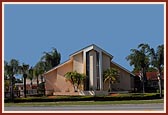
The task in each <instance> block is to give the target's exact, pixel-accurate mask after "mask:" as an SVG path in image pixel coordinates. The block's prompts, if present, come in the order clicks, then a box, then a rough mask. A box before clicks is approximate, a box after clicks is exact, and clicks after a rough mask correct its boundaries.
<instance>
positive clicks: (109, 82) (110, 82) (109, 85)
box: [109, 81, 111, 92]
mask: <svg viewBox="0 0 168 115" xmlns="http://www.w3.org/2000/svg"><path fill="white" fill-rule="evenodd" d="M109 92H111V81H109Z"/></svg>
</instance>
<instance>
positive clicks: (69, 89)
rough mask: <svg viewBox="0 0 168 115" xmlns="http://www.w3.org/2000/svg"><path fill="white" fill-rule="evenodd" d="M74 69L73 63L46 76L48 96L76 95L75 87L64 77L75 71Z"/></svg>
mask: <svg viewBox="0 0 168 115" xmlns="http://www.w3.org/2000/svg"><path fill="white" fill-rule="evenodd" d="M72 67H73V63H72V62H69V63H67V64H65V65H63V66H61V67H59V68H57V69H56V70H54V71H52V72H50V73H48V74H46V75H45V79H46V85H45V86H46V94H48V95H49V94H50V93H53V94H54V95H60V94H61V95H67V94H73V93H75V92H74V88H73V85H72V84H71V83H70V82H69V81H67V80H66V78H65V76H64V75H65V74H66V73H67V72H70V71H72V70H73V69H72Z"/></svg>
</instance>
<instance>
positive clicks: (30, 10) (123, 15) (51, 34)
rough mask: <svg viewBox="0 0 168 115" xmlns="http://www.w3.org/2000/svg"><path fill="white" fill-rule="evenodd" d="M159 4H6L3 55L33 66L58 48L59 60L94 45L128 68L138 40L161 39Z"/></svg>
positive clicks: (153, 44)
mask: <svg viewBox="0 0 168 115" xmlns="http://www.w3.org/2000/svg"><path fill="white" fill-rule="evenodd" d="M163 10H164V6H163V5H161V4H160V5H156V4H153V5H138V4H137V5H128V4H127V5H126V4H125V5H124V4H122V5H121V4H120V5H116V4H113V5H112V4H108V5H100V4H99V5H93V4H92V5H84V4H83V5H65V4H64V5H58V4H57V5H54V4H52V5H44V4H43V5H37V4H36V5H23V4H22V5H17V4H8V5H5V11H4V13H5V17H4V20H5V24H4V28H5V29H4V30H5V34H4V36H5V37H4V58H5V60H6V61H9V60H10V59H12V58H15V59H18V60H19V61H20V63H23V62H24V63H27V64H30V65H31V66H34V65H35V64H36V63H37V62H38V61H39V60H40V57H41V56H42V55H43V52H44V51H47V52H48V51H51V50H52V47H55V48H57V50H58V51H59V52H60V53H61V62H63V61H65V60H67V59H69V55H70V54H72V53H73V52H75V51H77V50H79V49H81V48H83V47H85V46H88V45H90V44H96V45H97V46H99V47H101V48H102V49H104V50H106V51H107V52H109V53H110V54H112V55H113V56H114V59H113V61H115V62H116V63H118V64H120V65H121V66H123V67H125V68H126V69H128V70H130V71H131V70H132V67H131V66H130V65H129V62H128V61H126V59H125V57H126V56H128V55H129V54H130V49H132V48H137V46H138V44H140V43H148V44H149V45H150V46H151V47H153V48H156V47H157V46H158V45H160V44H163V43H164V12H163Z"/></svg>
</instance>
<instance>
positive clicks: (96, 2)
mask: <svg viewBox="0 0 168 115" xmlns="http://www.w3.org/2000/svg"><path fill="white" fill-rule="evenodd" d="M2 3H3V4H165V3H166V2H2Z"/></svg>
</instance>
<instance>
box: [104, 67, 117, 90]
mask: <svg viewBox="0 0 168 115" xmlns="http://www.w3.org/2000/svg"><path fill="white" fill-rule="evenodd" d="M103 77H104V83H105V82H107V81H109V91H110V92H111V91H112V84H113V83H115V82H118V77H119V71H118V70H117V69H115V68H109V69H107V70H106V71H104V72H103Z"/></svg>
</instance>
